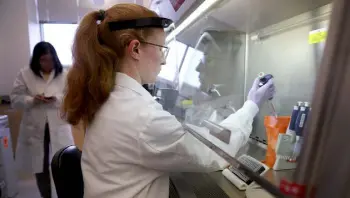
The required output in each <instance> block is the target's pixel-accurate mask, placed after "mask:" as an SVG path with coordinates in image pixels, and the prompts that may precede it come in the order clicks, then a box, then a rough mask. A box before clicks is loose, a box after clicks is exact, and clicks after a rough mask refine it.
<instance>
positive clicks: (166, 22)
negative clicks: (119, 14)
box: [108, 17, 173, 31]
mask: <svg viewBox="0 0 350 198" xmlns="http://www.w3.org/2000/svg"><path fill="white" fill-rule="evenodd" d="M172 23H173V21H172V20H170V19H167V18H161V17H149V18H140V19H133V20H125V21H112V22H109V23H108V25H109V30H110V31H116V30H125V29H138V28H167V27H169V26H170V25H171V24H172Z"/></svg>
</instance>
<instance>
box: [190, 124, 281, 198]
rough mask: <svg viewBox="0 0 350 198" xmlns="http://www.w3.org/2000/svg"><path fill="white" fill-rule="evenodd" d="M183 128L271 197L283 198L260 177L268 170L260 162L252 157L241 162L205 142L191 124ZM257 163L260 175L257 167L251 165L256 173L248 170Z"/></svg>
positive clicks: (275, 188)
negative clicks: (255, 169)
mask: <svg viewBox="0 0 350 198" xmlns="http://www.w3.org/2000/svg"><path fill="white" fill-rule="evenodd" d="M183 128H184V129H185V130H186V131H187V132H189V133H190V134H191V135H193V137H195V138H196V139H198V140H199V141H200V142H202V143H203V144H204V145H206V146H207V147H209V148H210V149H211V150H213V151H214V152H215V153H216V154H218V155H219V156H220V157H222V158H223V159H225V160H226V161H227V162H228V163H229V164H231V166H234V167H236V168H238V169H239V171H240V172H242V173H244V175H245V176H246V177H248V178H249V180H251V181H254V182H255V183H256V184H258V185H260V186H262V187H263V188H264V189H266V191H268V192H269V193H270V194H271V195H274V196H276V197H284V195H283V193H282V192H281V191H280V190H279V189H278V188H277V187H276V186H275V185H274V184H272V183H270V182H269V181H267V180H266V179H265V178H263V177H261V175H262V174H264V173H265V172H266V171H267V170H268V167H267V166H265V165H264V164H262V163H261V162H259V161H257V160H254V158H252V157H248V158H247V157H242V158H241V161H240V160H238V159H236V158H234V157H232V156H231V155H229V154H228V153H226V152H225V151H223V150H222V149H221V148H219V147H218V146H216V145H215V144H213V143H212V142H210V141H209V140H207V139H206V138H205V137H203V136H202V135H200V133H198V132H197V131H196V127H194V126H193V125H191V124H183ZM245 156H246V155H245ZM246 159H248V160H246ZM245 161H252V163H249V162H245ZM257 162H259V163H260V164H261V165H262V166H263V167H264V168H265V169H264V172H262V173H260V174H259V173H258V172H261V170H262V169H261V167H259V166H258V165H256V166H255V165H251V167H252V168H254V167H256V168H257V170H258V171H257V172H255V171H254V170H252V168H249V166H250V164H256V163H257Z"/></svg>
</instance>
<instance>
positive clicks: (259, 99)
mask: <svg viewBox="0 0 350 198" xmlns="http://www.w3.org/2000/svg"><path fill="white" fill-rule="evenodd" d="M259 82H260V78H256V79H255V81H254V83H253V86H252V88H251V89H250V91H249V93H248V100H251V101H253V102H254V103H255V104H256V105H257V106H259V107H260V106H261V105H262V104H263V103H265V102H266V101H268V100H269V99H272V98H273V96H274V95H275V92H276V91H275V84H274V83H273V79H270V80H269V81H268V82H267V83H266V84H265V85H263V86H262V87H259Z"/></svg>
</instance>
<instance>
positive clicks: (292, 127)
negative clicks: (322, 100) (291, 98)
mask: <svg viewBox="0 0 350 198" xmlns="http://www.w3.org/2000/svg"><path fill="white" fill-rule="evenodd" d="M300 105H301V104H300V103H299V105H295V106H294V107H293V111H292V116H291V119H290V123H289V127H288V130H287V132H286V134H287V135H290V136H291V141H292V142H293V143H294V142H295V136H296V133H295V124H296V121H297V118H298V114H299V110H300Z"/></svg>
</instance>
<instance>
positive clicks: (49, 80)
mask: <svg viewBox="0 0 350 198" xmlns="http://www.w3.org/2000/svg"><path fill="white" fill-rule="evenodd" d="M40 74H41V76H44V73H43V72H42V71H40ZM54 77H55V72H54V71H51V72H50V75H49V78H48V79H47V81H46V83H47V84H48V83H50V82H51V81H52V80H53V78H54Z"/></svg>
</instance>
